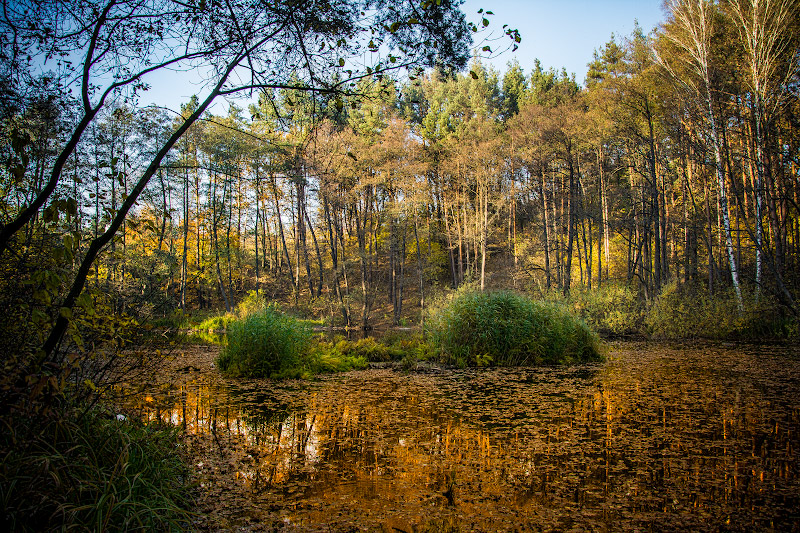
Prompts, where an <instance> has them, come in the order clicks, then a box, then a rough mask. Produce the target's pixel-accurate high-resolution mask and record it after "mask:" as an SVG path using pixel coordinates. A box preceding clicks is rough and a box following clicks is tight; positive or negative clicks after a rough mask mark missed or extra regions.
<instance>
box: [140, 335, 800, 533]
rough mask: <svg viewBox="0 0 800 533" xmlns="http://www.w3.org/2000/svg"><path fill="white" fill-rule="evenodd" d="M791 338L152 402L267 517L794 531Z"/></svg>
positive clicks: (798, 370)
mask: <svg viewBox="0 0 800 533" xmlns="http://www.w3.org/2000/svg"><path fill="white" fill-rule="evenodd" d="M789 352H790V350H788V349H785V348H780V349H777V348H751V349H733V348H730V349H727V348H726V349H723V348H719V347H716V348H708V347H706V348H703V349H682V350H678V349H674V350H670V349H665V348H663V347H652V346H646V345H634V346H631V345H627V346H626V345H620V346H617V347H616V349H614V350H613V352H612V357H611V358H610V360H609V362H607V363H605V364H603V365H594V366H589V367H580V368H572V369H557V368H545V369H512V370H491V371H447V372H438V373H429V374H410V375H405V374H402V373H398V372H394V371H391V370H369V371H361V372H353V373H349V374H345V375H337V376H329V377H325V378H323V379H321V380H319V381H315V382H305V383H302V382H301V383H294V382H293V383H272V382H264V381H250V382H245V383H235V384H234V383H230V382H226V381H223V380H221V379H219V378H218V377H217V376H215V375H214V374H213V373H209V374H198V375H197V376H196V377H195V378H194V379H191V380H185V382H184V383H183V384H182V385H179V386H173V387H172V388H170V389H169V390H167V391H160V392H159V393H158V394H156V393H155V392H153V393H152V394H151V395H150V396H148V397H146V398H143V399H142V401H140V402H139V407H140V408H141V409H142V410H143V411H144V412H145V413H147V416H149V417H151V418H153V419H156V418H157V419H161V420H164V421H170V422H172V423H173V424H177V425H181V426H183V427H185V428H186V431H187V432H188V433H190V434H194V435H198V436H200V437H202V438H204V439H205V440H206V442H208V443H209V453H213V454H216V456H218V458H222V459H220V460H219V465H218V466H216V467H215V468H216V470H215V471H214V472H211V471H209V472H208V476H209V477H208V479H209V483H211V482H212V480H213V479H214V477H213V476H214V475H218V476H220V475H221V476H222V477H223V478H224V479H223V480H219V479H218V480H217V483H218V484H222V485H225V483H227V485H226V486H227V487H228V489H225V490H240V491H244V492H246V494H247V495H248V498H250V501H252V502H255V504H254V506H253V507H252V508H251V509H250V510H249V511H247V513H250V514H254V513H259V512H263V513H265V514H264V516H263V517H261V518H259V520H262V522H261V523H262V524H264V523H265V522H263V520H269V519H273V520H279V521H281V522H282V523H283V524H287V523H291V524H292V525H296V526H308V527H310V528H312V529H313V528H314V527H316V526H319V525H321V524H327V525H330V526H331V527H333V528H334V529H346V528H349V527H367V528H369V527H373V528H374V527H379V526H383V527H384V529H387V528H388V529H392V528H394V529H400V530H407V531H411V530H425V529H428V530H440V529H451V530H452V529H463V530H475V529H477V530H498V529H500V530H503V529H514V528H517V527H523V528H526V527H527V528H532V529H536V530H551V529H558V530H565V529H571V528H577V529H587V530H598V529H599V530H608V529H611V530H620V529H648V530H674V529H678V528H688V529H695V530H697V529H699V530H719V529H725V530H793V529H798V528H800V511H799V509H800V497H799V496H798V495H800V478H799V477H798V462H797V453H796V448H797V442H798V441H797V436H798V431H800V364H798V360H797V358H796V357H794V356H793V355H792V354H791V353H789ZM220 465H221V466H220ZM226 465H227V466H226ZM204 467H206V465H203V464H201V465H200V466H199V467H198V468H200V469H201V470H202V469H203V468H204ZM220 490H222V489H220ZM238 512H240V513H242V512H244V511H242V510H238ZM233 514H235V513H232V515H233ZM265 517H266V518H265Z"/></svg>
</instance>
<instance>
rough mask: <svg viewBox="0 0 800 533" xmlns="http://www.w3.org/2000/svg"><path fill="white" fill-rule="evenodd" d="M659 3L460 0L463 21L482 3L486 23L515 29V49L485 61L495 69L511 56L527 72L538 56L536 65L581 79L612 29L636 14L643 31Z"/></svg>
mask: <svg viewBox="0 0 800 533" xmlns="http://www.w3.org/2000/svg"><path fill="white" fill-rule="evenodd" d="M661 5H662V0H605V1H603V0H466V1H465V2H464V5H463V6H462V8H461V9H462V11H464V13H466V15H467V20H468V21H475V22H479V20H480V19H479V18H478V17H480V15H478V14H477V12H478V10H479V9H481V8H483V9H484V10H489V11H492V12H493V13H494V15H492V16H490V17H489V19H490V20H491V24H490V26H489V27H490V28H495V29H496V30H498V31H499V30H500V29H501V28H502V26H503V24H508V25H509V27H511V28H515V29H518V30H519V32H520V35H521V36H522V42H521V43H520V46H519V49H518V50H517V51H516V52H514V53H513V54H512V53H511V52H510V51H509V52H507V53H505V54H503V55H502V56H500V57H499V58H496V59H494V60H493V61H492V62H491V63H492V64H493V65H494V67H495V68H496V69H497V70H499V71H500V72H503V71H505V70H506V65H507V63H508V62H509V61H511V60H512V59H513V58H514V57H516V58H517V60H518V61H519V63H520V66H521V67H522V69H523V70H524V71H525V73H526V74H528V73H530V71H531V70H532V68H533V64H534V59H536V58H538V59H539V60H540V61H541V63H542V68H544V69H549V68H551V67H552V68H554V69H556V70H558V71H560V70H561V68H562V67H565V68H566V69H567V72H568V73H570V74H572V73H574V74H575V79H576V80H577V81H578V83H581V84H583V80H584V78H585V76H586V70H587V68H586V64H587V63H589V62H590V61H591V60H592V53H593V52H594V50H595V49H598V48H600V47H602V46H603V45H605V44H606V43H607V42H608V41H609V39H610V38H611V34H612V33H613V34H615V35H617V36H618V37H626V36H628V35H630V33H631V32H632V31H633V28H634V21H636V20H638V22H639V26H641V28H642V29H643V30H644V32H645V33H649V32H650V30H652V29H653V28H654V27H656V26H657V25H658V24H659V23H661V22H662V21H663V20H664V13H663V11H662V9H661ZM501 42H503V41H501ZM493 48H494V47H493Z"/></svg>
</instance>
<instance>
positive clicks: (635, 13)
mask: <svg viewBox="0 0 800 533" xmlns="http://www.w3.org/2000/svg"><path fill="white" fill-rule="evenodd" d="M661 3H662V0H605V1H603V0H466V1H465V2H464V5H463V6H462V10H463V11H464V13H466V15H467V20H468V21H471V22H476V23H478V24H480V18H481V15H479V14H478V10H479V9H481V8H483V9H484V10H490V11H492V12H493V13H494V14H493V15H492V16H490V17H489V19H490V20H491V24H490V26H489V29H491V30H494V35H495V36H500V35H501V32H502V26H503V24H508V25H509V27H511V28H516V29H518V30H519V31H520V34H521V37H522V42H521V43H520V46H519V49H518V50H517V51H516V52H514V53H512V52H511V51H508V52H506V53H504V54H502V55H500V56H499V57H496V58H494V59H493V60H491V61H489V62H490V63H491V64H492V65H493V66H494V67H495V68H496V69H497V70H498V71H499V72H501V73H502V72H504V71H505V70H506V65H507V64H508V62H509V61H511V60H512V59H513V58H516V59H517V60H518V61H519V63H520V66H521V67H522V69H523V70H524V71H525V73H526V74H528V73H530V72H531V70H532V69H533V65H534V59H536V58H538V59H539V60H540V61H541V63H542V67H543V68H544V69H549V68H551V67H552V68H554V69H556V70H559V71H560V70H561V68H562V67H564V68H566V69H567V72H568V73H570V74H572V73H574V74H575V79H576V81H577V82H578V83H580V84H583V80H584V78H585V76H586V70H587V67H586V64H587V63H588V62H590V61H591V60H592V54H593V52H594V50H595V49H598V48H600V47H602V46H603V45H605V43H607V42H608V41H609V39H610V38H611V34H612V33H613V34H616V35H617V36H619V37H626V36H628V35H630V33H631V32H632V31H633V28H634V21H635V20H638V22H639V25H640V26H641V27H642V29H643V30H644V31H645V32H649V31H650V30H652V29H653V28H654V27H655V26H657V25H658V24H659V23H660V22H662V21H663V18H664V16H663V11H662V9H661ZM508 42H509V40H508V38H507V37H503V39H501V40H500V41H498V43H502V44H505V43H508ZM488 44H492V45H493V44H495V43H488ZM496 48H497V47H496V46H493V49H496ZM195 78H197V76H193V75H192V74H190V73H181V74H176V75H168V74H166V73H159V74H158V75H156V76H153V77H151V78H149V79H148V81H149V82H150V83H151V84H152V90H150V91H147V92H146V93H144V94H143V95H142V103H151V102H152V103H156V104H157V105H162V106H166V107H169V108H171V109H173V110H176V111H177V110H178V109H180V104H182V103H185V102H186V101H188V99H189V97H190V96H191V95H192V94H195V93H199V94H202V93H203V92H204V91H203V88H202V82H201V81H200V80H197V79H195ZM238 105H240V106H245V105H246V104H245V103H243V102H239V103H238ZM227 108H228V105H227V103H225V101H224V100H223V99H218V102H217V103H216V104H215V106H214V108H213V111H214V112H215V113H225V112H226V110H227Z"/></svg>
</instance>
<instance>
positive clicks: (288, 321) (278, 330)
mask: <svg viewBox="0 0 800 533" xmlns="http://www.w3.org/2000/svg"><path fill="white" fill-rule="evenodd" d="M312 336H313V332H312V330H311V327H310V326H309V325H308V324H306V323H304V322H302V321H300V320H298V319H296V318H294V317H291V316H288V315H285V314H284V313H282V312H280V310H279V309H278V308H277V307H276V306H274V305H268V306H266V307H264V308H263V309H258V310H254V311H252V312H251V313H250V314H247V315H246V316H244V317H243V318H238V319H234V320H232V321H231V322H230V323H229V324H228V329H227V342H226V344H225V346H224V347H223V349H222V352H221V353H220V355H219V357H218V358H217V365H218V366H219V369H220V370H221V371H222V372H223V373H224V374H226V375H228V376H231V377H297V376H298V375H299V374H302V373H303V372H304V371H308V370H309V369H308V368H307V366H308V365H307V363H308V361H307V359H308V357H307V356H308V353H309V351H310V348H311V341H312Z"/></svg>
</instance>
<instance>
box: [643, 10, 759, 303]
mask: <svg viewBox="0 0 800 533" xmlns="http://www.w3.org/2000/svg"><path fill="white" fill-rule="evenodd" d="M667 6H668V7H669V11H670V16H671V20H670V22H669V23H668V24H667V25H666V26H665V31H664V32H663V34H662V35H663V39H664V41H663V44H662V46H661V47H660V48H659V47H656V48H654V50H655V52H656V59H657V60H658V62H659V64H661V65H662V66H663V67H664V68H665V69H666V71H667V72H668V73H669V75H670V78H671V79H672V80H674V81H675V82H677V83H678V84H679V85H680V86H682V87H683V88H685V89H686V91H687V92H688V93H689V94H690V95H692V96H693V97H694V98H695V99H696V100H695V101H696V105H697V108H698V110H699V111H700V112H701V113H702V115H703V116H704V118H705V120H706V122H707V124H708V128H709V130H710V131H709V138H710V140H711V146H712V149H713V151H714V158H715V170H716V175H717V187H718V191H719V208H720V211H721V214H722V223H723V228H724V232H725V245H726V249H727V252H728V266H729V267H730V273H731V280H732V282H733V288H734V290H735V291H736V298H737V301H738V304H739V310H740V311H741V310H743V304H742V291H741V288H740V283H739V268H738V264H737V261H736V255H735V253H734V249H733V239H732V236H731V223H730V211H729V208H728V183H727V178H726V176H725V158H724V155H723V147H722V137H721V133H720V123H719V119H718V117H717V115H718V112H717V111H716V110H715V106H716V105H717V102H716V100H717V95H716V94H715V92H716V88H715V85H714V81H715V78H714V69H715V68H716V65H715V63H714V60H715V57H714V55H713V53H712V38H713V36H714V30H715V20H716V19H717V17H718V13H717V11H716V8H715V6H714V5H713V4H711V3H710V2H708V1H707V0H670V1H669V2H668V3H667ZM666 47H672V50H666V49H664V48H666Z"/></svg>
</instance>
